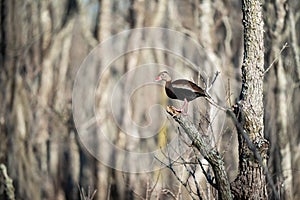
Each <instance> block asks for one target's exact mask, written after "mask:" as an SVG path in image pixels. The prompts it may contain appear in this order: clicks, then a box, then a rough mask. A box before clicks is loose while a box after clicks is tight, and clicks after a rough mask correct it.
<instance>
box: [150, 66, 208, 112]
mask: <svg viewBox="0 0 300 200" xmlns="http://www.w3.org/2000/svg"><path fill="white" fill-rule="evenodd" d="M155 80H156V81H165V92H166V94H167V96H168V97H169V98H171V99H177V100H180V101H184V104H183V106H182V107H181V108H180V109H177V111H178V112H180V113H184V114H187V111H188V103H189V102H190V101H193V100H194V99H197V98H199V97H209V95H208V94H207V92H206V91H205V90H204V89H202V88H201V87H200V86H198V85H197V84H196V83H194V82H192V81H189V80H186V79H178V80H174V81H172V78H171V76H170V74H169V73H168V72H167V71H162V72H160V73H159V74H158V75H157V77H156V79H155ZM185 109H186V110H185Z"/></svg>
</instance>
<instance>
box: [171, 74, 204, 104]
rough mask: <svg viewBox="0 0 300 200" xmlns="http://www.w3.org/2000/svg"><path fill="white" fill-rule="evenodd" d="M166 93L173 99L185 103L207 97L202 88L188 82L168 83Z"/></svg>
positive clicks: (181, 80)
mask: <svg viewBox="0 0 300 200" xmlns="http://www.w3.org/2000/svg"><path fill="white" fill-rule="evenodd" d="M165 90H166V93H167V95H168V97H169V98H171V99H179V100H182V101H184V99H186V100H187V101H192V100H194V99H196V98H197V97H200V96H206V93H205V91H204V90H203V89H202V88H200V87H199V86H198V85H196V84H195V83H193V82H191V81H188V80H183V79H180V80H176V81H173V82H172V83H171V82H166V86H165Z"/></svg>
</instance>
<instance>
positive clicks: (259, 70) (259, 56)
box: [232, 0, 268, 199]
mask: <svg viewBox="0 0 300 200" xmlns="http://www.w3.org/2000/svg"><path fill="white" fill-rule="evenodd" d="M242 3H243V4H242V11H243V25H244V58H243V65H242V81H243V82H242V90H241V94H240V101H239V102H238V109H237V111H236V115H237V118H238V120H239V122H240V124H242V127H243V130H242V131H243V132H244V133H241V131H239V136H238V140H239V174H238V177H237V178H236V180H235V181H234V182H233V183H232V189H233V192H234V194H235V198H237V199H268V193H267V182H266V177H265V172H264V168H263V166H262V164H263V165H265V163H266V158H267V150H268V142H267V141H266V140H265V139H264V137H263V134H264V124H263V113H264V107H263V77H264V40H263V19H262V9H261V3H260V1H258V0H254V1H252V0H243V1H242ZM244 134H246V137H245V136H244ZM255 149H256V151H257V152H258V154H259V155H260V157H261V158H262V160H261V161H262V162H260V159H259V158H258V156H257V155H256V154H255V153H254V150H255Z"/></svg>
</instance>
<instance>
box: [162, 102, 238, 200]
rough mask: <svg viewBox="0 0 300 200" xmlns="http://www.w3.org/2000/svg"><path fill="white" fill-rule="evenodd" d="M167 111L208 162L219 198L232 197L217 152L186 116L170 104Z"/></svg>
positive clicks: (222, 163) (221, 161)
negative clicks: (213, 175)
mask: <svg viewBox="0 0 300 200" xmlns="http://www.w3.org/2000/svg"><path fill="white" fill-rule="evenodd" d="M167 112H168V113H169V114H170V115H171V116H172V117H173V118H174V119H175V121H176V122H178V124H179V125H180V126H181V127H182V128H183V130H184V131H185V132H186V134H187V135H188V137H189V138H190V139H191V141H192V145H193V146H194V147H196V149H197V150H198V151H199V152H200V153H201V154H202V156H203V157H204V158H205V159H206V160H207V161H208V162H209V164H210V165H211V166H212V169H213V171H214V174H215V178H216V185H217V189H218V191H219V196H220V198H221V199H223V200H225V199H232V194H231V190H230V183H229V180H228V177H227V174H226V171H225V166H224V161H223V159H222V157H221V156H220V154H219V152H218V151H217V150H216V149H214V148H213V147H211V146H210V144H208V143H207V142H206V141H205V139H204V138H203V137H201V133H200V132H199V131H198V130H197V128H196V127H195V125H194V124H193V123H192V122H191V121H190V120H189V119H188V117H187V116H184V115H180V114H179V113H178V112H177V111H176V109H175V108H174V107H172V106H168V107H167Z"/></svg>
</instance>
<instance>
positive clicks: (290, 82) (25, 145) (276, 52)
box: [0, 0, 300, 200]
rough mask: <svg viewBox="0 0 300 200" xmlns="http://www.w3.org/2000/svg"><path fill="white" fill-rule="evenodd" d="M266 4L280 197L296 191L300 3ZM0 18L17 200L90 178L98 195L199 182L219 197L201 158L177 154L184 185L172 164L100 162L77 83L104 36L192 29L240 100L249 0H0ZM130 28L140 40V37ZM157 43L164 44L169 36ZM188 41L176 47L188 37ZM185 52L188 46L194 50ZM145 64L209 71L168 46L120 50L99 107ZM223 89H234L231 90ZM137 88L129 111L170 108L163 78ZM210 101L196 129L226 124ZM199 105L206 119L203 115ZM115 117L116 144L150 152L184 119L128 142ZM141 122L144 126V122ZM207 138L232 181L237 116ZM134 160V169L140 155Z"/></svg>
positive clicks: (2, 130) (75, 195)
mask: <svg viewBox="0 0 300 200" xmlns="http://www.w3.org/2000/svg"><path fill="white" fill-rule="evenodd" d="M262 8H263V19H264V38H265V47H264V48H265V56H264V59H265V60H264V61H265V64H264V65H265V70H266V72H265V73H264V99H263V100H264V127H265V128H264V135H265V137H266V138H267V139H268V140H269V141H270V149H269V152H268V154H269V159H268V167H269V172H270V175H271V177H272V180H273V182H274V185H275V187H276V190H277V191H278V192H279V194H280V197H281V199H299V198H300V192H299V190H298V188H299V186H300V178H299V177H300V171H299V170H300V145H299V144H300V134H299V133H300V124H299V119H300V112H299V109H300V93H299V89H300V84H299V83H300V59H299V57H300V50H299V47H300V32H299V31H297V30H300V3H299V1H297V0H289V1H287V0H278V1H270V0H266V1H264V2H263V4H262ZM0 24H1V30H0V51H1V54H0V56H1V57H0V67H1V69H0V163H3V164H5V166H6V168H7V175H8V176H9V177H11V178H12V180H13V186H14V188H15V196H16V199H33V200H35V199H79V198H80V195H81V194H80V190H79V188H84V189H85V190H86V191H87V190H88V188H89V187H90V188H91V190H94V189H95V190H97V193H96V195H95V197H94V199H189V198H197V197H199V195H198V194H197V189H199V188H200V190H199V191H200V193H201V196H202V197H203V199H214V198H216V190H215V189H214V188H213V187H212V186H211V185H210V184H209V183H208V181H207V179H206V178H205V177H204V175H203V171H202V170H201V169H200V168H199V166H198V163H196V164H195V165H193V164H191V165H190V166H188V167H187V166H185V165H179V164H178V165H177V166H176V167H174V168H173V170H175V171H176V174H177V175H180V177H181V180H185V181H186V183H187V184H186V185H185V186H184V185H183V184H182V183H180V182H179V181H178V177H176V176H174V173H173V172H172V170H170V169H162V170H160V171H154V172H148V173H125V172H121V171H118V170H115V169H112V168H109V167H107V166H105V165H103V164H101V162H99V161H97V160H96V159H95V158H94V157H92V156H91V155H90V154H89V153H88V151H87V150H86V149H85V148H84V146H83V145H82V144H81V141H80V139H79V137H78V135H77V131H76V129H75V126H74V122H73V115H72V89H73V84H74V80H75V76H76V73H77V71H78V69H79V67H80V65H81V63H82V62H83V60H84V58H85V57H86V56H87V55H88V54H89V53H90V51H91V50H92V49H93V48H94V47H96V46H97V45H98V44H99V43H100V42H102V41H104V40H106V39H108V38H109V37H110V36H113V35H115V34H117V33H119V32H121V31H123V30H129V29H132V28H143V27H164V28H169V29H173V30H176V31H179V32H181V33H184V34H186V35H187V36H189V37H191V38H193V39H194V40H195V41H197V42H198V43H199V44H200V45H201V46H202V47H203V49H204V50H205V55H201V59H200V60H199V57H198V58H197V55H195V56H196V58H195V60H193V62H194V63H196V64H197V65H199V66H200V65H201V67H203V68H205V69H208V70H209V69H211V67H210V66H212V65H214V66H215V67H217V68H218V70H219V71H221V75H220V76H222V77H221V78H220V77H218V79H223V80H224V82H225V84H224V85H218V83H216V85H214V87H216V88H218V89H217V91H216V92H217V93H218V94H220V96H222V95H223V96H227V97H228V99H226V101H227V103H228V104H229V105H233V104H235V103H236V101H237V99H239V94H240V90H241V82H242V79H241V77H242V76H241V70H240V69H241V65H242V62H243V59H242V58H243V46H244V45H243V29H242V28H243V27H242V25H243V23H242V5H241V2H237V1H230V0H229V1H208V0H203V1H198V0H190V1H187V0H185V1H181V0H170V1H167V0H157V1H145V0H144V1H143V0H123V1H118V0H99V1H96V0H94V1H93V0H91V1H89V0H85V1H83V0H78V1H76V0H61V1H33V0H27V1H16V0H1V2H0ZM132 37H133V42H139V40H135V38H134V36H132ZM157 42H162V40H161V38H160V37H158V40H157ZM184 42H185V41H178V43H177V44H173V45H177V46H178V47H181V46H182V44H184ZM285 44H287V45H286V46H285ZM127 45H130V44H127ZM122 47H123V46H120V48H122ZM111 51H113V49H112V50H111ZM182 51H184V53H185V54H187V55H189V54H191V55H192V54H193V53H195V52H193V50H190V51H187V50H186V49H184V50H182ZM108 53H109V52H108ZM145 63H163V64H165V65H168V66H172V67H174V69H175V68H176V70H177V71H179V72H181V73H182V74H181V78H184V77H185V78H191V77H192V78H193V79H194V80H200V79H199V69H195V68H193V67H191V66H190V65H189V64H188V63H184V62H183V61H180V62H179V61H178V58H176V57H174V56H172V55H170V54H168V53H166V52H163V51H161V52H160V51H151V50H149V51H137V52H132V53H129V54H127V55H124V57H123V58H121V59H118V60H116V61H115V63H114V64H112V68H111V70H109V71H106V72H105V73H104V74H103V77H102V79H101V81H102V84H103V85H102V87H100V88H98V91H96V99H97V105H96V109H97V108H98V109H99V110H101V112H103V113H108V112H109V110H108V108H107V106H106V104H107V100H106V99H107V97H106V95H107V94H108V93H110V92H111V90H112V88H113V86H114V83H115V82H116V81H117V80H118V79H119V78H120V77H121V76H122V75H123V74H125V73H126V72H128V71H130V70H133V69H135V67H136V66H138V65H142V64H145ZM101 67H103V66H101V65H100V66H99V68H101ZM159 70H161V69H159V68H151V69H149V71H147V73H146V74H145V75H144V76H147V77H148V78H149V77H150V79H154V78H155V76H156V75H157V73H158V72H159ZM90 73H91V74H88V75H87V77H89V78H97V77H95V76H94V75H95V74H98V73H97V71H91V72H90ZM207 73H210V74H211V73H214V72H207ZM143 78H144V77H138V78H136V77H135V76H133V77H130V78H128V79H127V80H126V81H127V82H126V84H125V85H124V88H123V89H122V91H120V94H121V95H124V94H125V93H126V88H127V87H129V86H128V85H130V84H133V83H134V82H135V81H138V79H143ZM88 81H89V79H87V84H88ZM195 82H197V81H195ZM222 87H223V88H226V92H225V93H226V94H225V93H224V91H223V90H221V88H222ZM219 88H220V89H219ZM222 93H224V94H222ZM82 98H86V97H85V96H82ZM132 98H133V99H134V100H133V101H134V103H133V104H132V105H131V106H130V107H129V108H128V109H130V110H131V113H130V115H131V117H132V119H133V120H135V121H136V122H137V123H140V124H147V123H149V119H148V118H147V116H146V115H145V113H147V112H148V108H149V107H150V106H151V105H153V102H154V103H155V102H156V103H160V104H162V105H163V106H166V105H167V104H169V103H170V102H168V100H167V99H166V98H165V97H164V94H163V93H162V92H161V88H156V89H154V90H153V89H149V90H147V93H146V94H143V93H136V94H134V95H133V97H132ZM87 100H88V99H87ZM121 100H122V99H121ZM121 100H120V102H117V105H118V106H119V107H120V115H121V117H120V119H119V120H120V122H122V123H123V124H124V125H125V126H126V124H128V123H129V122H128V121H127V120H128V113H126V108H127V107H126V105H125V103H124V102H122V101H121ZM207 105H208V104H207V102H205V101H203V100H197V101H195V102H194V103H193V104H192V107H193V113H192V119H193V122H194V123H195V124H199V129H200V128H201V127H202V128H203V127H204V128H205V129H209V125H207V126H206V125H204V124H206V123H208V124H209V123H212V121H213V122H214V123H216V124H219V123H221V121H220V119H218V118H216V119H214V118H213V116H211V115H210V114H211V110H210V108H207V107H209V106H207ZM100 108H101V109H100ZM103 108H104V109H103ZM199 113H200V114H199ZM83 114H85V113H83ZM165 115H166V114H165V113H162V112H157V113H155V114H154V115H152V119H153V121H152V123H154V124H160V122H161V121H162V120H163V119H164V117H165ZM199 115H203V116H206V117H202V118H199ZM205 119H207V121H205ZM113 120H114V119H113V116H111V115H109V114H107V115H105V118H103V119H102V122H101V124H102V123H103V124H102V125H101V126H102V128H104V129H106V130H108V131H109V133H110V136H111V139H112V141H113V143H114V144H115V145H117V146H118V147H120V148H124V149H130V147H131V146H139V148H140V149H141V151H147V148H150V149H153V148H154V147H156V148H159V147H161V146H165V145H166V143H167V142H169V141H170V140H171V138H172V136H174V135H178V134H181V130H180V129H178V125H177V124H176V123H174V122H173V120H172V119H168V120H167V124H166V125H164V127H163V129H162V130H164V131H165V134H162V132H163V131H162V130H161V131H160V133H159V134H158V136H157V137H155V138H153V139H152V140H149V141H144V140H143V139H138V140H131V139H130V137H128V136H126V135H125V136H124V133H123V130H121V129H120V128H118V127H115V126H112V125H111V124H112V123H113ZM200 125H201V127H200ZM205 126H206V127H205ZM97 131H98V130H94V132H95V143H96V145H95V146H96V147H97V148H98V150H99V151H102V152H103V151H107V154H108V155H110V156H111V157H113V158H115V160H116V161H115V162H119V160H122V159H124V158H119V157H118V155H116V154H115V153H114V152H110V151H108V150H107V149H106V148H105V147H104V146H103V145H101V144H102V138H101V137H98V136H99V135H98V134H97ZM136 132H137V133H138V134H143V133H142V132H141V131H140V130H136ZM209 139H210V140H211V141H212V143H211V144H212V146H214V147H216V148H217V149H218V150H219V152H223V154H222V156H223V157H224V160H225V166H226V171H227V174H228V177H229V181H230V182H233V181H234V179H235V178H236V176H237V174H238V142H237V134H236V130H235V128H234V126H233V124H232V122H231V121H230V120H227V119H226V120H225V125H224V126H223V129H222V130H220V131H219V132H218V131H215V130H214V131H213V134H211V135H210V136H209ZM194 155H197V153H195V152H194V150H193V149H192V148H191V150H190V151H188V152H187V153H186V154H185V155H184V156H185V157H184V158H185V159H186V160H184V161H185V163H187V159H190V163H193V162H194V161H195V157H196V158H198V157H197V156H194ZM203 162H204V161H203ZM130 164H132V166H133V167H134V164H135V163H130ZM1 166H2V165H1ZM204 168H205V170H204V171H206V172H207V173H208V174H209V170H210V168H209V167H207V166H206V164H205V166H204ZM188 170H190V171H188ZM191 171H192V172H193V173H190V172H191ZM192 175H195V176H192ZM2 180H3V178H2V176H1V174H0V181H1V182H0V184H1V185H0V198H2V199H5V198H8V196H7V194H6V193H5V191H4V189H3V185H4V183H5V182H4V181H2ZM5 180H9V179H5ZM193 192H194V193H193ZM269 192H270V193H271V189H269ZM270 196H271V195H270ZM271 197H272V196H271Z"/></svg>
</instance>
